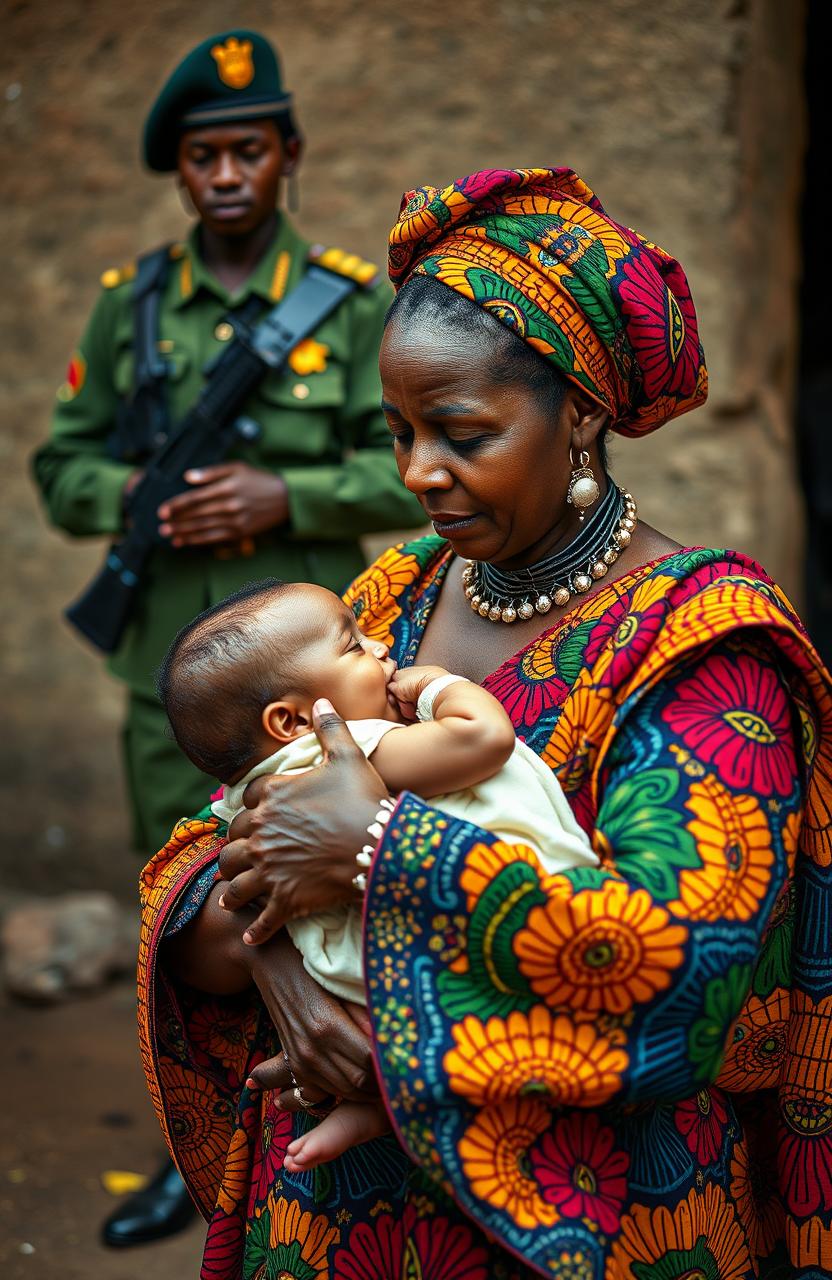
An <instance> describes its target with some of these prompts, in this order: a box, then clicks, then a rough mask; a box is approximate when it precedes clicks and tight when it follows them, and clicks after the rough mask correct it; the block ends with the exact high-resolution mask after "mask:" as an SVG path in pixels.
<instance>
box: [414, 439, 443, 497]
mask: <svg viewBox="0 0 832 1280" xmlns="http://www.w3.org/2000/svg"><path fill="white" fill-rule="evenodd" d="M402 481H403V483H404V486H405V488H406V489H409V490H410V492H411V493H415V494H417V495H419V494H422V493H427V492H428V491H429V490H430V489H451V488H453V483H454V480H453V476H452V475H451V473H450V471H449V470H448V468H447V467H446V466H445V465H444V464H443V462H442V459H441V458H440V457H439V456H438V455H437V453H436V451H435V450H433V449H431V448H430V447H429V446H427V447H423V448H417V447H416V446H415V445H414V446H413V448H411V450H410V455H409V457H408V459H407V466H406V467H405V470H404V474H403V475H402Z"/></svg>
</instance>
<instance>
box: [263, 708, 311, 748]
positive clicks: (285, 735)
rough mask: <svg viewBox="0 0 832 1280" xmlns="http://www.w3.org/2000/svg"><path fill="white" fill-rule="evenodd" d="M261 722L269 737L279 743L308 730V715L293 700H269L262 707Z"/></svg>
mask: <svg viewBox="0 0 832 1280" xmlns="http://www.w3.org/2000/svg"><path fill="white" fill-rule="evenodd" d="M261 722H262V725H263V728H264V729H265V731H266V733H267V734H268V735H269V737H270V738H273V739H274V740H275V742H277V743H280V744H282V743H284V742H291V741H292V739H293V738H297V737H298V736H299V735H300V734H302V733H308V732H309V717H308V716H306V715H304V713H303V711H302V709H301V708H300V707H299V706H298V704H297V703H295V702H289V701H285V702H270V703H269V705H268V706H267V707H264V708H263V714H262V716H261Z"/></svg>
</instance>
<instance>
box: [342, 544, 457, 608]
mask: <svg viewBox="0 0 832 1280" xmlns="http://www.w3.org/2000/svg"><path fill="white" fill-rule="evenodd" d="M449 555H450V547H449V545H448V543H447V542H446V541H445V539H444V538H440V537H437V535H436V534H428V535H426V536H425V537H421V538H411V539H409V540H408V541H406V542H397V543H396V544H395V545H394V546H392V547H388V548H387V550H386V551H383V552H382V553H381V555H380V556H377V557H376V559H375V560H374V561H373V562H372V564H370V565H368V566H367V568H366V569H365V570H364V572H363V573H360V574H359V575H358V577H357V578H356V579H355V581H354V582H352V583H351V584H350V586H349V587H347V589H346V591H345V592H344V600H345V601H346V602H347V604H349V605H351V606H354V605H355V603H356V602H357V601H358V600H359V598H360V597H362V596H365V595H367V593H370V595H371V596H372V597H374V598H376V599H377V600H378V601H379V603H380V602H381V601H382V600H383V599H385V598H387V597H388V596H391V597H394V598H395V597H398V596H400V595H402V594H403V592H405V591H406V590H407V589H408V588H409V587H412V586H413V585H414V584H421V583H422V581H423V579H424V578H425V577H426V576H427V575H428V574H430V573H431V572H432V571H434V570H435V568H436V566H437V565H438V564H441V563H444V560H445V559H446V558H447V557H448V556H449Z"/></svg>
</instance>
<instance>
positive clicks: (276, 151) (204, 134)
mask: <svg viewBox="0 0 832 1280" xmlns="http://www.w3.org/2000/svg"><path fill="white" fill-rule="evenodd" d="M293 151H294V148H293V146H292V145H291V144H288V145H287V146H284V144H283V140H282V138H281V136H280V131H279V130H278V128H277V125H276V124H275V123H274V121H273V120H254V121H251V122H250V123H246V124H233V125H232V124H227V125H225V124H223V125H212V126H210V127H209V128H205V129H189V130H187V131H186V132H185V133H184V134H183V135H182V138H181V140H180V143H179V159H178V166H179V177H180V180H181V182H182V184H183V186H184V187H185V188H186V189H187V192H188V195H189V196H190V197H191V200H192V201H193V204H194V207H195V209H196V211H197V213H198V214H199V217H200V218H201V220H202V222H203V225H204V226H205V227H206V228H207V229H208V230H209V231H213V232H214V233H215V234H217V235H220V236H244V235H249V234H250V233H251V232H252V231H255V230H256V229H257V228H258V227H259V226H260V225H261V224H262V223H263V222H265V221H266V219H267V218H269V217H271V215H272V214H273V213H274V210H275V206H276V204H277V195H278V189H279V186H280V179H281V176H282V175H283V174H287V173H289V172H291V169H292V167H293V166H294V163H295V161H296V160H297V152H296V151H295V153H294V154H292V153H293Z"/></svg>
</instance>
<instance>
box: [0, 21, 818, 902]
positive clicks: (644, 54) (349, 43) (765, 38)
mask: <svg viewBox="0 0 832 1280" xmlns="http://www.w3.org/2000/svg"><path fill="white" fill-rule="evenodd" d="M231 21H234V22H241V23H247V24H249V25H256V26H259V27H260V28H261V29H263V30H265V31H266V32H268V34H270V35H271V36H272V37H273V38H274V39H275V40H276V41H277V42H278V43H279V45H280V47H281V49H282V51H283V55H284V62H285V68H286V78H287V82H288V83H289V85H290V86H291V87H292V88H293V89H294V90H295V92H296V95H297V102H298V112H299V117H300V120H301V122H302V124H303V126H304V129H305V131H306V134H307V138H308V147H307V154H306V160H305V163H304V166H303V170H302V173H301V201H302V203H301V212H300V214H299V221H300V222H301V224H302V226H303V228H304V230H305V231H306V232H307V233H308V234H309V235H310V236H314V237H317V238H320V239H321V240H326V241H330V242H334V243H342V244H344V245H346V246H349V247H350V248H352V249H354V250H356V251H358V252H360V253H362V254H364V255H365V256H367V257H371V258H374V259H375V260H377V261H378V260H380V258H381V255H382V254H383V253H384V243H385V235H386V231H387V228H388V225H389V223H390V222H391V220H392V219H393V217H394V216H395V213H396V211H397V208H398V200H399V195H400V193H401V191H402V190H403V189H404V188H406V187H409V186H413V185H416V184H417V183H420V182H424V181H434V182H437V183H441V182H443V181H444V180H447V179H450V178H452V177H454V176H458V175H459V174H462V173H466V172H469V171H470V170H472V169H476V168H481V167H486V166H492V165H507V166H514V165H534V164H542V165H547V164H564V163H566V164H570V165H572V166H573V167H574V168H575V169H577V170H578V172H579V173H580V174H581V175H582V176H583V177H585V178H586V179H587V181H589V182H590V184H591V185H592V186H594V187H595V189H596V190H597V192H598V193H599V195H600V196H601V199H602V200H603V202H604V203H605V205H606V206H607V208H608V209H609V210H610V212H612V213H613V214H614V215H615V216H616V217H617V218H618V219H620V220H622V221H625V222H629V223H631V224H632V225H634V226H637V227H638V228H639V230H641V231H643V232H645V233H647V234H649V235H650V237H651V238H653V239H654V240H656V241H658V243H660V244H663V245H664V246H666V247H667V248H668V249H669V250H670V251H671V252H673V253H674V254H675V255H676V256H678V257H679V258H680V260H681V261H682V262H683V263H684V265H685V267H686V269H687V271H688V274H689V276H690V280H691V285H692V289H693V293H694V297H695V298H696V300H697V304H698V309H699V314H700V319H701V329H702V335H703V340H704V343H705V347H706V351H707V353H708V360H709V365H710V369H711V377H712V381H711V398H710V401H709V404H708V405H707V406H706V408H704V409H703V410H700V411H699V412H698V413H696V414H693V415H691V416H690V417H689V418H683V419H681V420H680V421H678V422H676V423H674V424H672V425H671V426H669V427H668V428H667V429H666V430H665V431H662V432H659V433H658V435H656V436H654V437H651V438H650V439H648V440H646V441H643V442H639V443H635V442H630V441H621V442H620V443H619V444H617V445H616V446H614V450H613V454H612V463H613V470H614V472H615V474H616V475H617V476H618V477H619V478H620V479H621V480H622V481H625V482H626V483H627V484H628V485H629V486H630V487H631V488H632V490H633V492H634V493H635V494H636V495H637V497H638V499H639V501H640V504H641V509H642V513H643V515H644V517H645V518H646V519H648V520H650V521H651V522H652V523H654V524H657V525H659V526H660V527H661V528H662V529H663V530H664V531H665V532H667V533H668V534H670V535H672V536H673V537H675V538H677V539H679V540H680V541H682V542H694V543H710V544H717V545H719V544H730V545H733V546H735V547H739V548H741V549H743V550H747V551H750V552H752V553H753V554H755V555H757V556H758V557H759V558H760V559H762V560H763V561H764V563H766V565H767V566H768V567H769V569H770V570H771V571H772V572H773V573H774V574H775V575H776V576H778V577H779V578H780V580H781V581H782V582H783V584H784V585H785V586H786V588H787V589H789V590H794V589H795V588H796V585H797V582H798V578H799V572H798V570H799V545H800V523H801V521H800V506H799V502H798V499H797V495H796V489H795V482H794V451H793V447H792V421H791V402H790V386H791V379H792V365H793V358H794V346H795V316H794V304H795V286H796V273H797V270H798V266H799V263H798V253H797V243H796V231H795V227H796V214H797V204H798V199H799V182H800V172H801V152H802V144H801V139H802V110H803V107H802V88H801V65H800V64H801V52H802V8H801V6H800V5H797V4H795V5H783V4H780V3H778V2H777V0H663V3H661V4H659V3H655V4H644V3H639V2H638V0H581V2H580V3H574V2H572V3H567V2H566V0H488V3H485V4H483V3H482V0H456V3H455V4H454V5H453V6H449V5H448V4H446V3H445V2H444V0H422V3H421V4H420V5H419V6H412V7H410V8H407V9H406V8H405V7H404V6H393V5H391V4H389V3H383V2H382V0H284V3H281V4H279V5H278V4H276V3H272V2H270V0H259V2H258V3H253V2H251V0H243V2H242V3H238V4H235V5H233V6H230V5H228V4H227V3H222V2H220V0H203V3H202V4H201V5H199V6H194V5H191V4H186V3H184V0H145V3H144V4H142V5H141V6H138V7H136V6H134V7H131V8H129V9H125V8H123V7H119V6H115V5H112V4H111V3H108V2H105V0H53V2H52V3H46V0H31V2H30V3H26V0H14V2H13V3H12V4H11V6H10V9H9V11H8V16H7V20H6V24H5V33H6V38H5V40H4V42H3V49H2V53H0V60H2V64H3V77H2V81H0V83H1V84H2V86H3V88H4V90H5V98H4V99H0V111H2V114H3V117H4V120H3V123H4V129H3V143H2V146H3V152H4V155H3V174H4V178H5V179H6V184H5V185H6V191H7V196H6V201H7V202H6V203H5V204H4V206H3V209H2V213H0V217H2V242H3V246H4V250H5V263H6V267H5V274H6V281H7V284H6V287H5V294H6V298H7V299H8V298H10V297H11V298H12V299H13V302H14V305H13V306H12V307H11V308H8V307H7V308H6V309H5V312H6V315H5V318H4V319H3V321H2V332H1V333H0V361H2V373H3V383H4V387H5V395H4V400H3V413H4V416H5V425H4V428H3V431H2V436H0V448H2V450H3V459H2V468H1V469H0V477H2V485H3V491H4V493H3V501H2V504H0V521H2V523H3V529H2V544H1V545H2V547H3V557H4V570H3V582H4V587H5V593H6V595H5V605H4V608H3V610H2V627H3V636H2V644H3V648H2V652H3V661H4V669H5V674H6V676H7V683H6V688H5V692H4V711H5V713H6V714H5V715H4V721H5V724H6V729H5V731H4V733H3V740H2V747H3V759H2V762H1V763H0V776H2V778H3V786H4V798H3V804H4V814H5V821H4V827H5V835H6V839H5V840H4V842H3V850H2V854H0V857H1V858H2V878H3V880H4V881H5V883H6V884H7V886H10V887H11V888H39V889H44V890H57V889H61V888H67V887H78V886H82V885H87V884H89V883H91V882H93V881H95V882H97V883H98V884H100V885H102V886H103V887H109V888H114V889H116V890H117V891H118V892H120V893H122V894H126V895H129V894H131V893H132V892H133V888H132V885H133V882H134V877H135V871H136V866H135V863H134V862H132V861H131V859H130V857H129V856H128V854H127V853H126V851H125V849H126V826H125V822H124V819H123V816H122V789H121V781H120V777H119V771H118V763H117V738H118V725H119V719H120V714H121V693H120V690H119V689H118V688H117V687H116V686H114V685H113V684H112V683H111V682H110V681H109V680H108V679H107V678H106V677H105V675H104V674H103V672H102V671H101V669H100V667H101V664H100V662H99V660H98V659H97V658H96V657H95V656H93V655H92V654H91V653H89V652H87V650H86V649H84V648H83V647H82V646H81V644H80V643H79V642H77V641H76V640H75V638H74V637H73V636H72V635H70V634H69V632H68V630H67V628H66V627H65V625H64V624H63V623H62V622H61V620H60V611H61V607H62V606H63V605H64V604H65V602H66V601H67V600H68V599H69V598H70V597H71V596H72V595H73V594H74V593H75V592H76V591H77V590H78V588H80V586H81V585H82V584H83V582H84V581H85V580H86V578H87V577H88V576H89V574H90V573H91V572H92V571H93V569H94V568H95V567H96V565H97V564H98V562H99V559H100V555H101V550H102V548H101V546H100V545H96V544H89V545H80V544H73V543H71V542H70V541H69V540H68V539H67V538H65V537H63V536H62V535H60V534H57V533H55V532H52V531H50V530H48V529H47V527H46V525H45V522H44V520H43V517H42V515H41V514H40V512H39V511H38V508H37V503H36V500H35V498H34V495H33V492H32V490H31V487H30V484H29V481H28V477H27V459H28V456H29V454H30V452H31V450H32V448H33V447H34V445H35V444H36V443H37V442H38V441H39V440H40V439H41V438H42V437H43V435H44V433H45V431H46V424H47V420H48V415H49V409H50V402H51V396H52V394H53V390H54V387H55V386H56V385H57V384H58V382H59V381H60V380H61V377H62V374H63V369H64V366H65V362H66V359H67V356H68V353H69V352H70V350H71V348H72V346H73V344H74V342H75V340H76V339H77V336H78V334H79V331H80V329H81V326H82V324H83V322H84V318H85V315H86V313H87V311H88V309H89V307H90V305H91V303H92V301H93V299H94V297H95V294H96V289H97V279H98V275H99V273H100V272H101V271H102V270H103V269H104V268H106V267H108V266H111V265H113V264H114V263H115V264H120V263H122V262H124V261H126V260H128V259H130V258H131V257H132V256H133V255H134V254H135V253H136V251H138V250H139V249H141V248H144V247H148V246H150V245H152V244H153V243H154V242H157V241H160V240H163V239H167V238H174V237H176V236H178V235H180V234H181V232H182V228H183V223H184V215H183V212H182V210H181V208H180V207H179V204H178V200H177V197H176V194H175V191H174V187H173V184H172V183H171V182H169V181H166V180H164V179H160V178H158V177H150V176H148V175H146V174H143V173H142V172H141V171H140V169H139V165H138V161H137V151H138V142H137V138H138V133H139V128H140V124H141V121H142V119H143V115H144V112H145V110H146V108H147V106H148V104H149V102H150V101H151V99H152V96H153V93H154V91H155V89H156V87H157V86H158V85H159V83H160V81H161V79H162V78H163V76H164V74H165V73H166V71H167V70H168V68H169V67H170V66H171V65H172V64H173V63H174V62H175V60H176V59H177V57H178V56H179V55H181V54H182V53H183V52H184V51H185V50H187V48H188V47H189V46H190V45H191V44H193V43H196V42H197V41H198V40H199V39H202V38H203V37H204V36H205V35H206V34H207V33H210V32H212V31H218V30H221V29H222V28H223V27H225V26H228V25H229V24H230V22H231Z"/></svg>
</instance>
